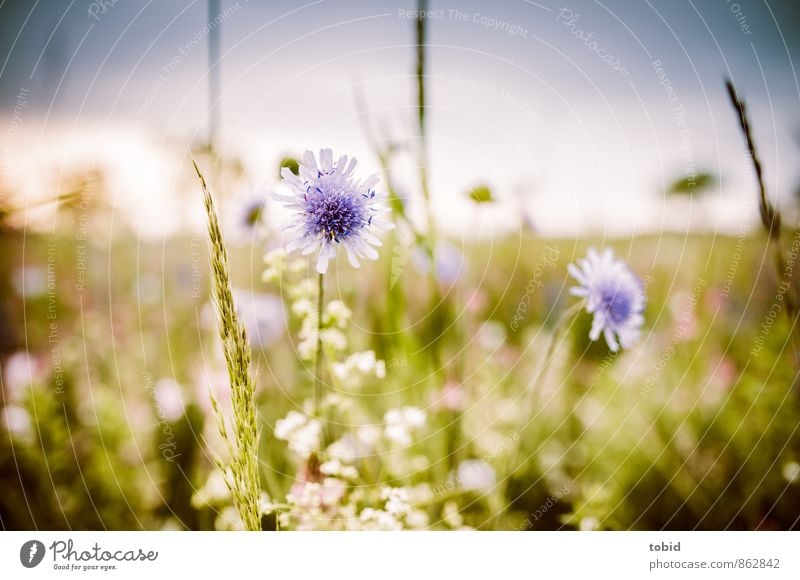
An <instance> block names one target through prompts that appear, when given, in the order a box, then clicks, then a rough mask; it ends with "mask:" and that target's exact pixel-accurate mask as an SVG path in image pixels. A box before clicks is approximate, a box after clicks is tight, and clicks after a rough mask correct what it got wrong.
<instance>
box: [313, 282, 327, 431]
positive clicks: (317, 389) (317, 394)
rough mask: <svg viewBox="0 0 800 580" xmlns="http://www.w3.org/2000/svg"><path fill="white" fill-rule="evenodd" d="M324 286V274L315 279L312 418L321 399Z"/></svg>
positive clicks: (316, 412) (318, 409) (318, 407)
mask: <svg viewBox="0 0 800 580" xmlns="http://www.w3.org/2000/svg"><path fill="white" fill-rule="evenodd" d="M324 299H325V284H324V274H320V275H319V277H318V278H317V356H316V359H315V368H314V416H318V415H319V413H320V403H321V398H322V387H323V385H322V357H323V354H324V353H323V351H322V313H323V309H324V306H325V302H324Z"/></svg>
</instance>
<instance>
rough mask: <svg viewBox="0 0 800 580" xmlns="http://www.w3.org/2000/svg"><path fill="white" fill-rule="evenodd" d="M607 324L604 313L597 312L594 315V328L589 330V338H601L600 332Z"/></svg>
mask: <svg viewBox="0 0 800 580" xmlns="http://www.w3.org/2000/svg"><path fill="white" fill-rule="evenodd" d="M605 325H606V317H605V315H604V314H602V313H599V312H598V313H596V314H595V315H594V319H593V320H592V329H591V330H590V331H589V338H590V339H592V340H597V339H598V338H600V333H601V332H602V331H603V328H604V327H605Z"/></svg>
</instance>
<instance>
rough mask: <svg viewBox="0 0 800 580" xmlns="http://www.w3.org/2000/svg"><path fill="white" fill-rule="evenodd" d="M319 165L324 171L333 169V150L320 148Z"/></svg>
mask: <svg viewBox="0 0 800 580" xmlns="http://www.w3.org/2000/svg"><path fill="white" fill-rule="evenodd" d="M319 165H320V167H321V168H322V171H330V170H331V169H333V151H331V150H330V149H320V151H319Z"/></svg>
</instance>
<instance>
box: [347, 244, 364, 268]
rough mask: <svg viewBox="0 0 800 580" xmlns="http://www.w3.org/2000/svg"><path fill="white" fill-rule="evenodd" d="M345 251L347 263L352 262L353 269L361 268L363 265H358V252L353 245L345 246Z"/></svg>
mask: <svg viewBox="0 0 800 580" xmlns="http://www.w3.org/2000/svg"><path fill="white" fill-rule="evenodd" d="M344 249H345V250H346V251H347V261H348V262H350V265H351V266H352V267H353V268H360V267H361V264H359V263H358V256H357V255H356V250H355V248H353V245H352V244H351V243H349V242H348V243H346V244H344Z"/></svg>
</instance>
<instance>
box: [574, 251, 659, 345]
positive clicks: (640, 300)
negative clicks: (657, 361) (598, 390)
mask: <svg viewBox="0 0 800 580" xmlns="http://www.w3.org/2000/svg"><path fill="white" fill-rule="evenodd" d="M578 264H579V266H576V265H575V264H570V265H569V267H568V268H569V273H570V274H571V275H572V277H573V278H575V279H576V280H577V281H578V283H579V286H575V287H573V288H571V289H570V293H571V294H572V295H573V296H581V297H583V298H585V299H586V311H587V312H589V313H591V314H594V320H593V321H592V330H591V332H590V333H589V338H591V339H592V340H597V339H598V338H600V333H601V332H602V333H603V336H604V337H605V339H606V342H607V343H608V347H609V348H610V349H611V350H612V351H613V352H616V351H617V350H619V347H620V345H622V347H623V348H630V347H631V346H633V345H634V343H635V342H636V341H637V340H638V338H639V333H640V330H641V327H642V324H643V323H644V316H642V313H643V312H644V305H645V297H644V288H643V286H642V281H641V280H639V278H638V277H637V276H636V275H635V274H634V273H633V272H631V270H630V269H629V268H628V265H627V264H626V263H625V262H624V261H622V260H617V259H615V258H614V252H613V251H612V250H611V249H608V248H606V249H605V250H603V253H602V254H598V253H597V251H596V250H595V249H594V248H589V251H588V252H587V256H586V258H584V259H582V260H578Z"/></svg>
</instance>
